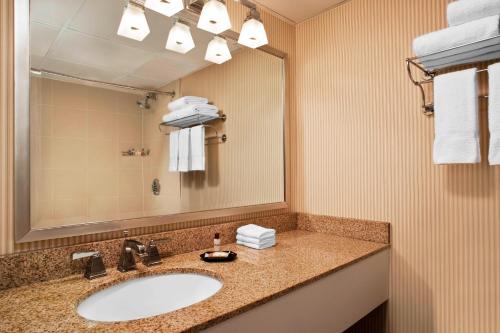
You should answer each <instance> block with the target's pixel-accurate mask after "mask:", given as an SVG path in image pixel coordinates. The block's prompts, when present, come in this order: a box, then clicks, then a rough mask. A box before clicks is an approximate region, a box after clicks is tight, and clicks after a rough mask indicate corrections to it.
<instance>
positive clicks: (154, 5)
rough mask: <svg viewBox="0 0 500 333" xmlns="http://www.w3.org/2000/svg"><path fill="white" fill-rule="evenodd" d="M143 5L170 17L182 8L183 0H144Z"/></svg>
mask: <svg viewBox="0 0 500 333" xmlns="http://www.w3.org/2000/svg"><path fill="white" fill-rule="evenodd" d="M144 6H145V7H146V8H149V9H151V10H154V11H155V12H158V13H160V14H163V15H165V16H168V17H171V16H173V15H175V14H177V13H178V12H180V11H181V10H183V9H184V2H183V1H182V0H146V3H145V4H144Z"/></svg>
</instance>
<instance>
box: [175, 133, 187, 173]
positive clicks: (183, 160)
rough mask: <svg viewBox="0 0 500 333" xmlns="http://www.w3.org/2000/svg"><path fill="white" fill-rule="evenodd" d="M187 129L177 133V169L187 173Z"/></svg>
mask: <svg viewBox="0 0 500 333" xmlns="http://www.w3.org/2000/svg"><path fill="white" fill-rule="evenodd" d="M189 132H190V131H189V128H185V129H182V130H180V133H179V167H178V171H180V172H188V171H189V139H190V135H189Z"/></svg>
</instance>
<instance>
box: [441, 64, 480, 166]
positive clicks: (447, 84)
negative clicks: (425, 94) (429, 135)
mask: <svg viewBox="0 0 500 333" xmlns="http://www.w3.org/2000/svg"><path fill="white" fill-rule="evenodd" d="M434 109H435V112H434V113H435V140H434V163H435V164H461V163H479V162H481V154H480V149H479V125H478V123H479V121H478V96H477V69H476V68H472V69H468V70H465V71H460V72H454V73H449V74H444V75H439V76H437V77H436V78H435V79H434Z"/></svg>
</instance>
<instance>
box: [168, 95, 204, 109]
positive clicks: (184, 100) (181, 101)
mask: <svg viewBox="0 0 500 333" xmlns="http://www.w3.org/2000/svg"><path fill="white" fill-rule="evenodd" d="M207 103H208V99H206V98H203V97H198V96H184V97H181V98H178V99H176V100H175V101H172V102H170V103H168V109H169V110H170V111H175V110H179V109H182V108H184V107H185V106H186V105H191V104H207Z"/></svg>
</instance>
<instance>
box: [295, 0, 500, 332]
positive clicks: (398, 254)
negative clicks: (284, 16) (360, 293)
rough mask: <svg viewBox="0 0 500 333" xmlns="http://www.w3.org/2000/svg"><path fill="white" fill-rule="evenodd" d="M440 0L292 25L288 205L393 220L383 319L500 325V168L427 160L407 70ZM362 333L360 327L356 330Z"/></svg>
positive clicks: (440, 16)
mask: <svg viewBox="0 0 500 333" xmlns="http://www.w3.org/2000/svg"><path fill="white" fill-rule="evenodd" d="M447 2H448V1H447V0H412V1H410V0H408V1H402V0H380V1H373V0H352V1H347V2H346V3H345V4H343V5H341V6H339V7H336V8H334V9H332V10H330V11H328V12H326V13H324V14H322V15H320V16H318V17H316V18H313V19H311V20H309V21H306V22H304V23H301V24H299V25H298V26H297V63H298V66H297V102H298V118H299V121H298V123H299V131H298V132H297V133H296V135H297V137H298V138H299V141H298V146H297V149H299V152H300V155H299V161H300V166H299V168H300V169H299V172H298V177H297V179H296V181H297V183H296V184H297V192H296V194H297V197H296V200H295V202H294V209H295V210H297V211H300V212H306V213H313V214H324V215H333V216H342V217H352V218H361V219H372V220H385V221H389V222H391V223H392V244H393V245H392V262H391V266H392V267H391V271H392V272H391V287H390V291H391V296H390V302H389V323H388V324H389V328H390V331H391V332H394V333H429V332H439V333H450V332H453V333H459V332H463V333H496V332H498V331H499V328H500V283H499V281H500V169H499V168H496V167H490V166H488V165H487V162H486V160H487V155H486V148H487V127H486V126H487V125H486V122H485V107H484V105H483V107H482V111H481V114H482V116H481V117H482V128H481V129H482V136H481V138H482V149H483V151H482V152H483V160H484V161H485V162H483V163H482V164H481V165H473V166H435V165H433V164H432V141H433V126H434V121H433V118H426V117H425V116H423V115H422V114H421V110H420V108H419V105H420V100H419V95H418V91H417V89H416V88H415V87H414V86H412V84H411V83H410V81H409V80H408V78H407V76H406V73H405V66H404V59H405V58H406V57H408V56H410V55H411V54H412V50H411V42H412V39H413V38H414V37H416V36H418V35H420V34H422V33H426V32H429V31H432V30H435V29H439V28H443V27H445V8H446V4H447ZM365 332H366V331H365Z"/></svg>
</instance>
